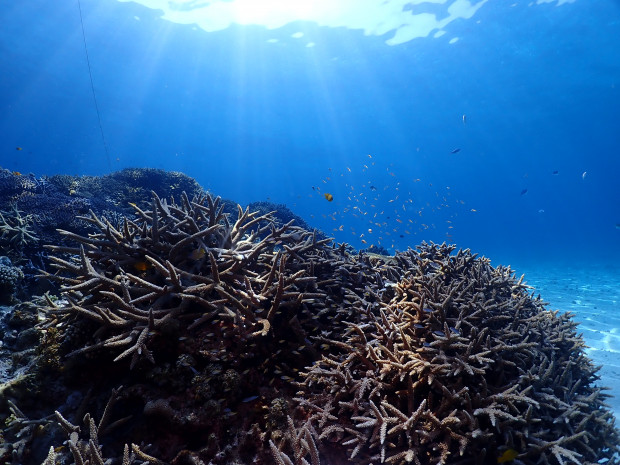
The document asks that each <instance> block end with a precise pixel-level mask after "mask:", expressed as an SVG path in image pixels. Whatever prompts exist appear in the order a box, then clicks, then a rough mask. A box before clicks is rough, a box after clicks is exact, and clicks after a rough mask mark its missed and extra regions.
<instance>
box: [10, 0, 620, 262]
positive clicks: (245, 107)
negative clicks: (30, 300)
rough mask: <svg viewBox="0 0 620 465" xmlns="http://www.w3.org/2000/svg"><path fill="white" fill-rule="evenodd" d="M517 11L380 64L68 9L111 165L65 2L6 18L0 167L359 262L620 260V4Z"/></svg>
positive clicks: (354, 47) (126, 12)
mask: <svg viewBox="0 0 620 465" xmlns="http://www.w3.org/2000/svg"><path fill="white" fill-rule="evenodd" d="M511 3H512V2H504V1H493V0H492V1H490V2H489V3H487V4H486V5H484V6H483V7H482V8H481V9H480V10H479V11H478V13H477V14H476V15H475V16H474V18H473V19H471V20H459V21H455V22H453V23H451V24H450V25H448V27H447V28H446V29H447V30H448V33H447V34H445V35H444V36H442V37H440V38H437V39H433V38H428V39H416V40H413V41H411V42H408V43H405V44H402V45H399V46H393V47H390V46H387V45H386V44H385V43H384V41H385V40H386V39H387V38H389V35H387V36H386V37H372V36H370V37H367V36H364V35H363V34H362V33H361V32H359V31H350V30H346V29H344V28H339V29H328V28H319V27H316V26H315V25H313V24H309V23H297V24H290V25H288V26H286V27H285V28H282V29H278V30H271V31H268V30H266V29H264V28H262V27H253V26H252V27H239V26H236V27H232V28H230V29H228V30H225V31H222V32H213V33H207V32H204V31H202V30H200V29H197V28H194V27H192V26H183V25H177V24H173V23H170V22H167V21H164V20H162V19H160V18H159V16H160V12H158V11H154V10H149V9H146V8H144V7H141V6H139V5H136V4H133V3H117V2H115V1H112V0H106V1H103V0H98V1H94V0H82V11H83V16H84V27H85V31H86V40H87V45H88V53H89V56H90V64H91V69H92V76H93V81H94V85H95V91H96V96H97V100H98V103H99V110H100V114H101V120H102V127H103V131H104V135H105V139H106V141H107V145H108V148H109V153H108V155H106V151H105V147H104V144H103V142H102V137H101V133H100V129H99V124H98V120H97V113H96V111H95V106H94V101H93V95H92V92H91V87H90V80H89V75H88V67H87V63H86V57H85V50H84V42H83V38H82V30H81V28H80V16H79V10H78V4H77V1H76V0H57V1H54V2H50V1H49V0H20V1H19V2H10V3H9V4H4V5H3V6H2V7H1V10H0V24H2V27H1V28H0V69H1V70H2V72H1V73H0V165H1V166H2V167H4V168H8V169H11V170H16V171H20V172H24V173H28V172H34V173H35V174H37V175H43V174H47V175H51V174H57V173H68V174H104V173H107V172H110V171H114V170H117V169H121V168H124V167H137V166H138V167H155V168H164V169H168V170H180V171H183V172H185V173H186V174H188V175H190V176H192V177H195V178H196V179H197V180H198V181H199V182H200V183H201V184H202V185H203V186H204V187H205V188H208V189H211V190H212V191H213V192H214V193H216V194H218V195H221V196H223V197H226V198H230V199H232V200H235V201H237V202H239V203H241V204H245V203H248V202H250V201H256V200H267V199H269V200H271V201H273V202H277V203H285V204H286V205H288V206H289V207H290V208H291V209H293V211H295V212H296V213H298V214H299V215H301V216H303V217H304V218H305V219H306V220H307V221H308V222H309V223H310V224H311V225H313V226H316V227H319V228H321V229H324V230H325V231H326V232H327V233H330V234H334V235H335V237H336V238H337V240H338V241H343V240H344V241H348V242H351V243H352V244H353V245H354V246H356V247H364V246H365V244H364V243H362V242H361V239H360V234H362V233H364V236H363V237H362V239H363V240H365V241H367V244H366V245H370V244H372V243H378V241H380V242H381V244H382V245H384V246H386V247H388V248H390V247H392V244H393V245H394V247H395V248H398V249H404V248H406V247H407V246H413V245H415V244H417V243H419V242H421V241H422V240H434V241H439V242H441V241H444V240H448V241H450V242H455V243H456V244H457V245H458V246H460V247H469V248H471V249H473V250H474V251H477V252H480V253H482V254H485V255H487V256H489V257H490V258H491V259H493V261H494V263H498V262H504V263H506V262H510V263H514V262H517V263H519V262H521V263H525V262H528V261H538V262H541V263H543V262H549V261H565V262H567V263H571V262H572V263H573V264H575V263H579V262H584V261H590V262H591V261H592V260H596V261H599V262H601V263H602V262H617V260H618V259H619V258H620V226H619V225H618V224H619V223H620V183H619V182H618V179H619V175H620V149H619V147H620V5H619V2H617V1H612V0H577V1H576V2H575V3H573V4H565V5H561V6H556V5H555V4H544V5H534V6H528V3H529V2H516V6H509V4H511ZM134 16H138V17H139V18H140V20H136V19H135V18H134ZM298 31H303V32H304V34H305V35H304V37H303V38H302V39H294V38H291V34H293V33H295V32H298ZM452 37H459V41H458V42H456V43H454V44H449V43H448V42H449V40H450V38H452ZM274 38H277V39H279V40H278V42H276V43H269V42H267V40H268V39H274ZM308 41H312V42H314V43H315V44H316V45H315V46H314V47H306V46H305V45H306V43H307V42H308ZM463 115H467V123H466V124H463V121H462V116H463ZM18 146H19V147H23V150H21V151H17V150H16V147H18ZM456 148H460V149H461V150H460V151H459V152H458V153H454V154H452V153H451V151H453V150H454V149H456ZM369 155H370V157H369ZM373 163H374V164H373ZM364 165H366V166H367V168H365V167H364ZM554 171H558V174H555V175H554V174H553V172H554ZM583 172H587V176H586V177H585V179H583V178H582V173H583ZM328 178H329V179H328ZM417 179H419V181H415V180H417ZM370 186H373V187H374V188H376V190H373V189H371V187H370ZM525 189H527V192H526V193H525V194H521V193H522V192H523V191H524V190H525ZM324 192H329V193H331V194H332V195H333V196H334V200H333V202H331V203H330V202H327V200H326V199H325V198H323V196H322V193H324ZM390 200H391V202H390ZM364 203H365V204H364ZM356 206H357V207H359V209H360V210H361V211H360V210H358V209H354V208H353V207H356ZM472 210H475V211H472ZM541 210H544V212H541ZM381 212H383V213H381ZM364 213H365V214H364ZM340 227H342V230H341V231H334V229H339V228H340ZM369 228H370V229H371V230H372V232H368V229H369ZM400 236H402V237H400Z"/></svg>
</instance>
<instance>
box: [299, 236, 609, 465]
mask: <svg viewBox="0 0 620 465" xmlns="http://www.w3.org/2000/svg"><path fill="white" fill-rule="evenodd" d="M449 252H450V249H449V248H446V247H444V248H440V247H436V246H433V247H423V248H422V249H421V251H420V253H418V254H416V253H414V252H408V253H405V254H400V255H399V256H397V259H398V260H399V262H401V263H403V264H405V263H404V262H406V269H407V270H408V271H407V272H406V276H405V277H404V279H402V280H401V281H400V282H399V283H397V284H396V285H395V287H394V290H395V295H394V296H393V298H392V299H391V300H390V301H389V302H387V303H385V304H382V305H381V309H380V311H379V312H378V313H375V314H373V313H370V314H369V315H368V316H369V320H370V323H369V324H365V325H356V324H351V325H350V327H349V329H348V331H347V333H346V334H345V337H344V341H331V342H332V344H333V345H334V346H336V347H338V349H339V352H338V353H334V354H329V355H325V356H323V357H322V359H321V360H320V361H318V362H317V363H316V364H315V365H314V366H312V367H311V368H310V370H308V371H307V373H306V374H305V380H304V382H303V385H302V388H303V390H302V391H301V394H302V395H301V396H299V397H298V398H297V401H298V402H299V403H300V405H302V406H303V407H304V408H305V409H306V410H307V411H308V412H309V414H310V420H311V423H312V424H313V425H314V426H315V428H316V430H317V432H318V437H319V439H321V440H324V441H325V440H329V441H332V443H333V442H335V443H337V444H340V447H343V448H345V449H346V450H347V452H348V456H349V459H350V460H351V462H352V463H363V464H370V463H396V464H406V463H415V464H417V465H420V464H450V463H476V464H485V463H496V460H497V458H498V457H499V455H501V454H500V453H499V451H500V450H501V449H502V448H504V447H509V448H512V449H514V450H516V451H518V452H519V455H518V460H519V463H522V464H535V463H552V464H560V465H562V464H564V463H571V462H572V463H581V464H586V463H588V464H593V463H596V462H597V461H598V459H599V458H600V457H599V454H600V453H601V452H603V453H605V455H606V456H607V457H610V456H611V455H612V453H613V450H614V447H615V446H616V445H617V443H618V442H617V441H618V435H617V431H616V430H615V429H614V427H613V416H612V414H611V413H610V412H608V411H605V410H604V409H603V406H604V403H603V401H604V399H605V397H606V396H605V395H604V394H602V393H601V392H600V389H598V388H596V387H593V386H592V384H591V382H592V381H594V380H595V379H596V375H595V373H596V369H595V368H593V367H592V365H591V363H590V362H589V361H588V360H587V359H586V358H585V357H584V355H583V351H582V348H583V342H582V340H581V338H580V337H578V336H577V335H576V334H575V324H574V323H572V321H571V320H570V316H567V315H563V316H558V315H557V314H555V313H551V312H548V311H546V310H545V309H544V306H543V303H542V302H541V301H540V300H538V299H534V298H533V297H532V296H530V295H529V294H528V293H527V286H525V285H524V284H523V281H522V279H523V278H521V279H520V280H518V281H517V280H515V279H514V278H513V277H512V275H511V272H510V270H509V269H507V268H502V267H500V268H496V269H494V268H492V267H491V266H490V265H489V263H488V261H487V260H484V259H477V258H476V257H475V256H474V255H472V254H471V253H469V252H468V251H465V252H459V253H458V254H456V256H450V255H449Z"/></svg>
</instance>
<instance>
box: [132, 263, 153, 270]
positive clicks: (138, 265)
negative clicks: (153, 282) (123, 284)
mask: <svg viewBox="0 0 620 465" xmlns="http://www.w3.org/2000/svg"><path fill="white" fill-rule="evenodd" d="M151 266H153V265H151V264H150V263H149V262H145V261H139V262H135V263H134V264H133V267H134V268H135V269H136V270H138V271H146V270H148V269H149V268H151Z"/></svg>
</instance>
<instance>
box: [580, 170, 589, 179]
mask: <svg viewBox="0 0 620 465" xmlns="http://www.w3.org/2000/svg"><path fill="white" fill-rule="evenodd" d="M587 175H588V172H587V171H584V172H583V174H582V175H581V179H585V178H586V176H587Z"/></svg>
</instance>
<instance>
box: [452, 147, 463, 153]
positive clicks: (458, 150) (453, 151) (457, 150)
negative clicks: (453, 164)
mask: <svg viewBox="0 0 620 465" xmlns="http://www.w3.org/2000/svg"><path fill="white" fill-rule="evenodd" d="M460 151H461V149H459V148H457V149H454V150H452V151H451V152H450V153H459V152H460Z"/></svg>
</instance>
